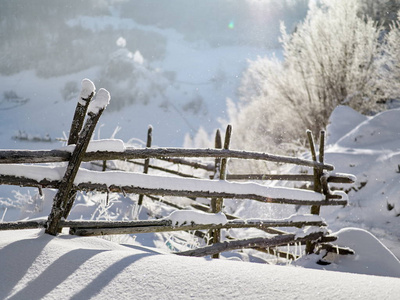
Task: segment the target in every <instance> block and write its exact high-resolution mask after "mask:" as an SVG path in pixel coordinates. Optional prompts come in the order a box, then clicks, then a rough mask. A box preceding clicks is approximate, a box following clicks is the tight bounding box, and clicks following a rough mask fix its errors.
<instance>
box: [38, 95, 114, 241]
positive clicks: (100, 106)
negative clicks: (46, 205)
mask: <svg viewBox="0 0 400 300" xmlns="http://www.w3.org/2000/svg"><path fill="white" fill-rule="evenodd" d="M109 101H110V93H109V92H108V91H107V90H105V89H100V90H99V92H98V93H97V96H96V98H95V99H94V101H93V102H92V106H91V108H89V113H88V116H89V118H88V120H87V121H86V124H85V126H84V127H83V129H82V131H81V133H80V135H79V138H78V141H77V143H76V146H75V149H74V151H73V152H72V155H71V158H70V160H69V161H68V165H67V169H66V171H65V174H64V177H63V178H62V180H61V181H60V184H59V187H58V191H57V194H56V195H55V197H54V201H53V207H52V209H51V212H50V215H49V218H48V221H47V228H46V233H48V234H51V235H56V234H57V232H58V230H59V227H60V221H61V218H62V217H64V215H65V214H64V211H65V210H66V208H67V205H69V200H70V198H69V196H70V193H71V190H72V187H73V184H74V180H75V177H76V174H77V173H78V170H79V166H80V164H81V162H82V159H83V156H84V155H85V152H86V149H87V147H88V145H89V142H90V139H91V136H92V134H93V131H94V129H95V128H96V124H97V122H98V120H99V119H100V116H101V114H102V113H103V111H104V109H105V108H106V106H107V104H108V103H109ZM72 204H73V201H72V203H71V206H72ZM67 217H68V216H67Z"/></svg>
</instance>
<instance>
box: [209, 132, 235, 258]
mask: <svg viewBox="0 0 400 300" xmlns="http://www.w3.org/2000/svg"><path fill="white" fill-rule="evenodd" d="M218 132H219V131H217V136H218ZM231 135H232V126H231V125H228V126H227V128H226V132H225V141H224V149H229V144H230V141H231ZM217 146H219V148H222V145H221V134H219V144H218V145H217V137H216V145H215V148H217ZM217 149H218V148H217ZM227 162H228V159H227V158H222V159H219V163H220V169H219V179H220V180H226V170H227ZM216 167H217V160H216ZM223 203H224V199H223V198H213V199H211V209H212V212H213V213H219V212H221V211H222V207H223ZM212 237H213V243H214V244H215V243H218V242H220V240H221V230H220V229H215V230H213V234H212ZM212 258H219V253H216V254H213V255H212Z"/></svg>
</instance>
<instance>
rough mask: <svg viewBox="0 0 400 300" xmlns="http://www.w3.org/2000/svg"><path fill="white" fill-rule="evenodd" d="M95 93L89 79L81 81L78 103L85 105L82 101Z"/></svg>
mask: <svg viewBox="0 0 400 300" xmlns="http://www.w3.org/2000/svg"><path fill="white" fill-rule="evenodd" d="M95 92H96V87H95V86H94V83H93V82H92V81H91V80H90V79H87V78H85V79H83V80H82V89H81V94H80V95H79V103H80V104H82V105H85V104H86V101H84V100H83V99H87V98H88V97H89V96H90V95H91V94H92V93H95Z"/></svg>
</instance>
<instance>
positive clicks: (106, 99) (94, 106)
mask: <svg viewBox="0 0 400 300" xmlns="http://www.w3.org/2000/svg"><path fill="white" fill-rule="evenodd" d="M110 99H111V96H110V93H109V92H108V91H107V90H106V89H103V88H101V89H100V90H99V91H98V92H97V95H96V97H95V98H94V100H93V101H92V102H90V104H89V108H88V112H89V113H93V114H95V115H96V114H98V113H99V111H100V110H101V109H105V108H106V107H107V105H108V104H109V103H110Z"/></svg>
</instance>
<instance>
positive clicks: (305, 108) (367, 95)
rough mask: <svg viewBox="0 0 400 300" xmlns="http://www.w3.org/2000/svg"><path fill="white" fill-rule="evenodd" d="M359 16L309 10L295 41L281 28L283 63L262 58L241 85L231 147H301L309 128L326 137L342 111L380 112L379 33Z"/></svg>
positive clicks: (349, 9)
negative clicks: (294, 143)
mask: <svg viewBox="0 0 400 300" xmlns="http://www.w3.org/2000/svg"><path fill="white" fill-rule="evenodd" d="M359 9H360V8H359V6H358V2H357V1H347V0H334V1H326V0H323V1H321V5H320V6H316V5H315V4H314V5H310V10H309V13H308V15H307V17H306V19H305V21H304V22H303V23H302V24H300V25H299V26H298V27H297V29H296V30H295V32H294V33H293V34H291V35H289V34H288V33H287V32H286V29H285V27H284V25H282V26H281V32H282V37H281V42H282V44H283V54H284V61H283V62H282V61H279V60H278V59H276V58H259V59H257V60H256V61H253V62H251V63H250V65H249V68H248V69H247V71H246V72H245V73H244V75H243V77H242V83H241V87H240V89H239V93H240V97H241V100H242V101H241V103H239V105H238V107H236V108H233V109H232V108H231V109H230V111H231V114H230V115H231V120H232V123H233V124H234V125H236V126H234V128H236V129H235V135H233V137H234V143H236V144H240V145H243V146H244V147H246V148H251V149H252V150H260V151H268V150H269V149H275V150H276V149H279V147H281V148H284V147H283V145H287V142H289V141H290V142H291V141H293V140H295V141H298V143H299V144H302V141H301V138H303V137H305V130H306V129H307V128H308V129H311V130H313V131H314V132H315V133H317V132H318V131H319V130H320V129H323V128H324V127H325V126H326V123H327V121H328V117H329V115H330V114H331V112H332V111H333V109H334V108H335V107H336V106H337V105H349V106H351V107H352V108H354V109H356V110H358V111H360V112H362V113H371V112H373V111H377V110H380V109H382V108H381V107H379V103H381V102H382V99H385V97H386V95H385V93H384V89H383V86H382V81H381V80H380V78H381V77H380V75H381V74H380V72H381V67H380V66H381V64H382V60H381V59H378V58H379V57H380V56H381V51H382V49H381V44H380V42H379V39H380V37H381V33H382V28H381V27H380V26H377V25H376V24H375V23H374V22H373V21H372V20H370V19H369V18H367V17H364V16H359ZM235 110H237V113H235V112H234V111H235ZM235 138H236V140H235ZM243 146H242V147H243ZM282 151H285V149H282Z"/></svg>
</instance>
